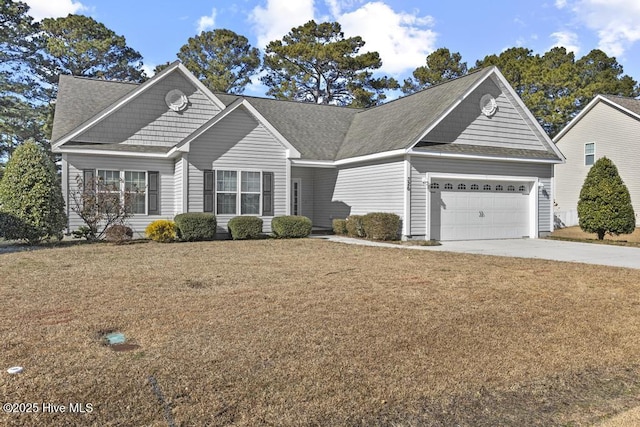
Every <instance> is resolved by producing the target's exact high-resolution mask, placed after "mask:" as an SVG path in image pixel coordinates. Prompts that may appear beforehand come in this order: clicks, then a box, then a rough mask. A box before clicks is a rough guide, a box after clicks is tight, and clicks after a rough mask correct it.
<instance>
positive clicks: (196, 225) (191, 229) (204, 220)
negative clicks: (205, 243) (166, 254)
mask: <svg viewBox="0 0 640 427" xmlns="http://www.w3.org/2000/svg"><path fill="white" fill-rule="evenodd" d="M173 220H174V221H175V222H176V226H177V227H178V237H179V238H180V239H181V240H186V241H188V242H197V241H201V240H213V239H215V238H216V227H217V221H216V217H215V215H214V214H211V213H206V212H189V213H183V214H179V215H176V217H175V218H174V219H173Z"/></svg>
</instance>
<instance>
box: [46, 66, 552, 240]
mask: <svg viewBox="0 0 640 427" xmlns="http://www.w3.org/2000/svg"><path fill="white" fill-rule="evenodd" d="M52 145H53V151H54V152H55V153H60V154H62V185H63V192H64V195H65V198H66V200H69V191H72V190H73V189H74V188H75V186H76V177H78V176H81V177H82V176H87V177H92V176H98V177H100V178H102V179H104V180H106V181H113V182H118V180H119V179H120V180H122V182H123V183H124V184H123V185H122V188H123V191H124V188H125V185H126V186H127V187H135V188H140V189H142V190H144V192H145V196H143V197H140V198H138V203H137V204H136V206H135V214H134V215H133V217H132V218H130V219H129V223H130V225H131V226H132V227H133V228H134V229H135V230H137V231H138V232H142V231H143V230H144V227H145V226H146V225H147V224H148V223H149V222H151V221H153V220H155V219H159V218H169V219H171V218H173V217H174V215H176V214H178V213H182V212H203V211H204V212H212V213H215V214H216V216H217V219H218V227H219V231H220V232H226V225H227V222H228V221H229V220H230V219H231V218H232V217H234V216H236V215H257V216H259V217H261V218H262V219H263V220H264V230H265V231H266V232H269V231H270V230H271V219H272V218H273V217H274V216H279V215H286V214H292V215H305V216H307V217H309V218H310V219H311V220H312V221H313V224H314V226H315V227H324V228H330V227H331V224H332V220H333V219H334V218H345V217H347V216H348V215H350V214H365V213H367V212H393V213H396V214H398V215H399V216H400V217H401V219H402V230H401V233H402V236H403V238H420V239H438V240H459V239H495V238H520V237H525V236H526V237H532V238H535V237H538V236H540V235H544V234H547V233H549V232H551V231H552V229H553V214H552V206H551V202H552V201H551V194H552V188H551V186H552V177H553V165H554V164H558V163H562V162H563V160H564V158H563V156H562V154H561V153H560V152H559V151H558V149H557V148H556V147H555V145H554V144H553V142H552V141H551V140H550V139H549V138H548V137H547V136H546V134H545V133H544V131H543V130H542V129H541V128H540V126H539V125H538V123H537V121H536V120H535V119H534V118H533V117H532V115H531V113H530V112H529V111H528V110H527V108H526V107H525V106H524V104H523V103H522V101H521V100H520V98H519V97H518V96H517V95H516V93H515V92H514V91H513V89H512V88H511V87H510V86H509V84H508V83H507V81H506V80H505V78H504V77H503V76H502V74H501V73H500V72H499V71H498V69H497V68H495V67H492V68H487V69H484V70H482V71H479V72H476V73H473V74H470V75H468V76H465V77H461V78H458V79H456V80H452V81H450V82H447V83H444V84H441V85H437V86H433V87H431V88H429V89H427V90H424V91H421V92H418V93H416V94H413V95H410V96H406V97H404V98H400V99H398V100H395V101H392V102H389V103H387V104H384V105H382V106H379V107H375V108H370V109H366V110H361V109H351V108H341V107H336V106H326V105H316V104H309V103H297V102H289V101H278V100H274V99H263V98H253V97H246V96H236V95H228V94H214V93H212V92H210V91H209V90H208V89H207V88H205V87H204V86H203V85H202V83H200V82H199V81H198V80H197V79H196V78H195V77H194V76H193V75H192V74H191V73H190V72H189V71H188V70H187V69H186V68H185V67H184V66H183V65H181V64H180V63H177V62H176V63H174V64H172V65H171V66H169V67H168V68H167V69H165V70H163V71H162V72H161V73H159V74H157V75H156V76H154V77H153V78H152V79H150V80H148V81H147V82H145V83H143V84H140V85H133V84H129V83H119V82H111V81H103V80H91V79H85V78H78V77H71V76H61V78H60V86H59V92H58V100H57V103H56V114H55V120H54V127H53V144H52ZM67 209H68V210H69V208H67ZM68 213H69V229H70V230H75V229H77V228H78V227H79V226H80V225H82V224H81V222H80V220H79V218H78V217H77V216H76V215H74V214H73V212H72V211H71V210H69V212H68Z"/></svg>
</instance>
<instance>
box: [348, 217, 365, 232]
mask: <svg viewBox="0 0 640 427" xmlns="http://www.w3.org/2000/svg"><path fill="white" fill-rule="evenodd" d="M347 235H348V236H350V237H365V234H364V226H363V224H362V215H349V216H348V217H347Z"/></svg>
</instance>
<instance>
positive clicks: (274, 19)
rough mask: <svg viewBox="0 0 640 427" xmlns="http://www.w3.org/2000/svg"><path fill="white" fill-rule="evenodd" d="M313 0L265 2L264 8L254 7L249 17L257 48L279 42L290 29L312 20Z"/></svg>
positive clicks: (273, 0)
mask: <svg viewBox="0 0 640 427" xmlns="http://www.w3.org/2000/svg"><path fill="white" fill-rule="evenodd" d="M313 11H314V9H313V0H296V1H291V0H267V5H266V7H262V6H256V7H255V8H254V9H253V10H252V11H251V14H250V15H249V21H250V22H251V23H252V24H253V26H254V30H255V33H256V37H257V39H258V48H260V49H264V48H265V46H267V44H269V42H271V41H273V40H279V39H281V38H282V37H283V36H284V35H286V34H287V33H288V32H289V31H291V29H292V28H294V27H298V26H300V25H304V24H305V23H307V22H308V21H310V20H311V19H313V16H314V15H313Z"/></svg>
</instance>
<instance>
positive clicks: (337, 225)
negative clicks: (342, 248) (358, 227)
mask: <svg viewBox="0 0 640 427" xmlns="http://www.w3.org/2000/svg"><path fill="white" fill-rule="evenodd" d="M331 225H332V226H333V233H334V234H337V235H340V236H343V235H345V234H347V220H346V219H334V220H333V221H332V224H331Z"/></svg>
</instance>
